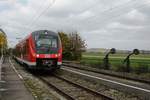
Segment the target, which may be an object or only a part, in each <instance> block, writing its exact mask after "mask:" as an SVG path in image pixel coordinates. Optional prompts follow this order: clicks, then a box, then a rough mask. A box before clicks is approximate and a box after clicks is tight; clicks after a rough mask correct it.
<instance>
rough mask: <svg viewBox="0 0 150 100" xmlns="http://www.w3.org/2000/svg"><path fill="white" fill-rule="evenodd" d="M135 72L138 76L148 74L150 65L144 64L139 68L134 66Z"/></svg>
mask: <svg viewBox="0 0 150 100" xmlns="http://www.w3.org/2000/svg"><path fill="white" fill-rule="evenodd" d="M133 71H134V72H135V73H136V74H141V73H148V72H149V67H148V64H142V63H140V64H139V65H138V66H134V67H133Z"/></svg>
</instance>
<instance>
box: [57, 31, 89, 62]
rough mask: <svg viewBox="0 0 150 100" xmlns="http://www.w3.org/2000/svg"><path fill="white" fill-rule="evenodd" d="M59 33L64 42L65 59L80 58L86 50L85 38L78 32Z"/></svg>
mask: <svg viewBox="0 0 150 100" xmlns="http://www.w3.org/2000/svg"><path fill="white" fill-rule="evenodd" d="M58 34H59V36H60V38H61V42H62V47H63V59H65V60H80V59H81V56H82V52H84V51H85V48H86V44H85V40H83V39H82V38H81V36H80V35H79V33H77V32H73V33H69V34H67V33H65V32H58Z"/></svg>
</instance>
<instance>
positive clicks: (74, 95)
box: [39, 75, 113, 100]
mask: <svg viewBox="0 0 150 100" xmlns="http://www.w3.org/2000/svg"><path fill="white" fill-rule="evenodd" d="M39 78H40V80H42V81H43V82H44V83H46V84H47V85H48V86H50V87H52V88H54V89H55V90H56V91H57V92H59V93H60V94H62V95H63V96H64V97H66V98H67V99H68V100H89V99H91V100H113V99H112V98H111V97H108V96H105V95H104V94H101V93H99V92H97V91H94V90H92V89H89V88H87V87H84V86H82V85H80V84H77V83H75V82H72V81H70V80H69V79H65V78H62V77H60V76H57V75H53V76H52V77H39Z"/></svg>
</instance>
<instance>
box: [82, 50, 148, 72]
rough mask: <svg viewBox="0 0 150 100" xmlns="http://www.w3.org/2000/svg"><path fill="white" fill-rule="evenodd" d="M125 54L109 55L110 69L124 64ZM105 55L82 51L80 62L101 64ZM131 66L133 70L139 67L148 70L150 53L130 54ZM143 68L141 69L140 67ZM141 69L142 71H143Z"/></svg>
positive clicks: (115, 68)
mask: <svg viewBox="0 0 150 100" xmlns="http://www.w3.org/2000/svg"><path fill="white" fill-rule="evenodd" d="M126 56H127V54H113V55H112V54H111V55H110V56H109V58H110V59H109V60H110V65H111V69H113V70H117V69H119V67H120V66H125V65H124V64H123V61H124V59H125V58H126ZM104 57H105V55H104V54H102V53H83V55H82V60H81V63H84V64H89V65H95V66H98V65H102V64H103V58H104ZM130 62H131V68H132V69H133V70H134V69H135V70H137V68H138V70H139V69H140V68H144V70H145V71H146V72H147V71H148V72H149V70H150V55H144V54H139V55H132V56H131V58H130ZM142 70H143V69H142ZM144 70H143V71H144Z"/></svg>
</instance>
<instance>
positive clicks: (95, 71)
mask: <svg viewBox="0 0 150 100" xmlns="http://www.w3.org/2000/svg"><path fill="white" fill-rule="evenodd" d="M63 65H64V66H69V67H73V68H76V69H80V70H85V71H90V72H94V73H98V74H103V75H108V76H113V77H117V78H122V79H127V80H132V81H136V82H142V83H146V84H150V80H146V79H139V78H133V77H128V76H126V75H125V74H124V75H120V74H113V73H108V72H103V71H100V70H93V69H88V68H83V67H78V66H77V65H72V64H68V63H63Z"/></svg>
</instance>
